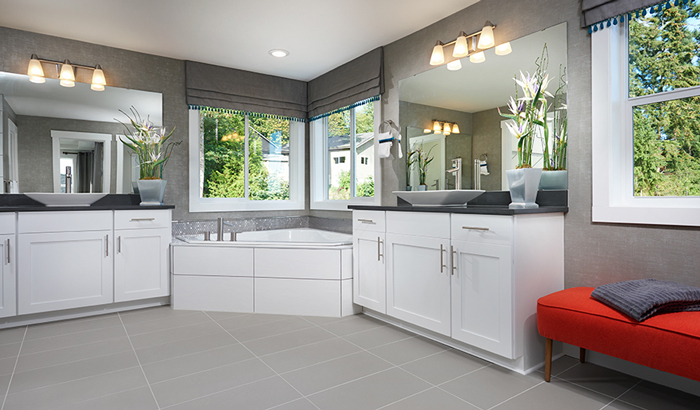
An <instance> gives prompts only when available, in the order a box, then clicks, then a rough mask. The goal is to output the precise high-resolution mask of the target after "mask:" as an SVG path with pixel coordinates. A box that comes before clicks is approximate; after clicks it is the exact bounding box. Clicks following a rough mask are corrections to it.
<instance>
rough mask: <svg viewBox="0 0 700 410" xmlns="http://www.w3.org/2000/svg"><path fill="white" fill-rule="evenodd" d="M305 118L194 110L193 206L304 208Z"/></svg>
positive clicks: (205, 208)
mask: <svg viewBox="0 0 700 410" xmlns="http://www.w3.org/2000/svg"><path fill="white" fill-rule="evenodd" d="M303 134H304V124H303V122H301V121H295V120H292V119H290V118H283V117H277V116H270V115H260V114H254V113H244V112H239V111H232V110H219V109H211V108H206V107H200V109H199V110H196V109H193V110H190V212H204V211H228V210H267V209H303V208H304V200H303V197H304V186H303V175H304V173H303V162H304V161H303V154H302V153H303Z"/></svg>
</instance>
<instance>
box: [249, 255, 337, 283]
mask: <svg viewBox="0 0 700 410" xmlns="http://www.w3.org/2000/svg"><path fill="white" fill-rule="evenodd" d="M340 269H341V264H340V252H338V251H337V250H330V249H278V248H257V249H255V276H256V277H262V278H298V279H336V280H339V279H340V277H341V272H340Z"/></svg>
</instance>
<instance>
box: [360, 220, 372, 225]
mask: <svg viewBox="0 0 700 410" xmlns="http://www.w3.org/2000/svg"><path fill="white" fill-rule="evenodd" d="M358 221H359V222H362V223H363V224H372V225H375V224H376V223H375V222H374V221H373V220H371V219H358Z"/></svg>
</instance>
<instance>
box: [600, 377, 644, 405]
mask: <svg viewBox="0 0 700 410" xmlns="http://www.w3.org/2000/svg"><path fill="white" fill-rule="evenodd" d="M641 382H642V379H639V381H637V383H635V384H634V386H632V387H630V388H629V389H627V390H625V391H623V392H622V394H620V395H619V396H617V397H615V398H614V399H612V400H611V401H610V403H608V404H606V405H605V406H603V407H601V408H600V410H603V409H604V408H606V407H608V406H610V405H611V404H613V403H614V402H616V401H618V400H619V401H621V402H623V403H627V402H626V401H624V400H621V399H620V397H622V396H624V395H625V394H627V393H628V392H629V391H630V390H632V389H634V388H635V387H637V386H638V385H639V384H640V383H641ZM627 404H629V405H630V406H634V407H637V408H640V409H643V408H644V407H640V406H637V405H635V404H632V403H627Z"/></svg>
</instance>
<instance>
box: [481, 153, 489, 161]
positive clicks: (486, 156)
mask: <svg viewBox="0 0 700 410" xmlns="http://www.w3.org/2000/svg"><path fill="white" fill-rule="evenodd" d="M481 158H483V159H481ZM488 160H489V157H488V155H486V154H481V155H479V161H488Z"/></svg>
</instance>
